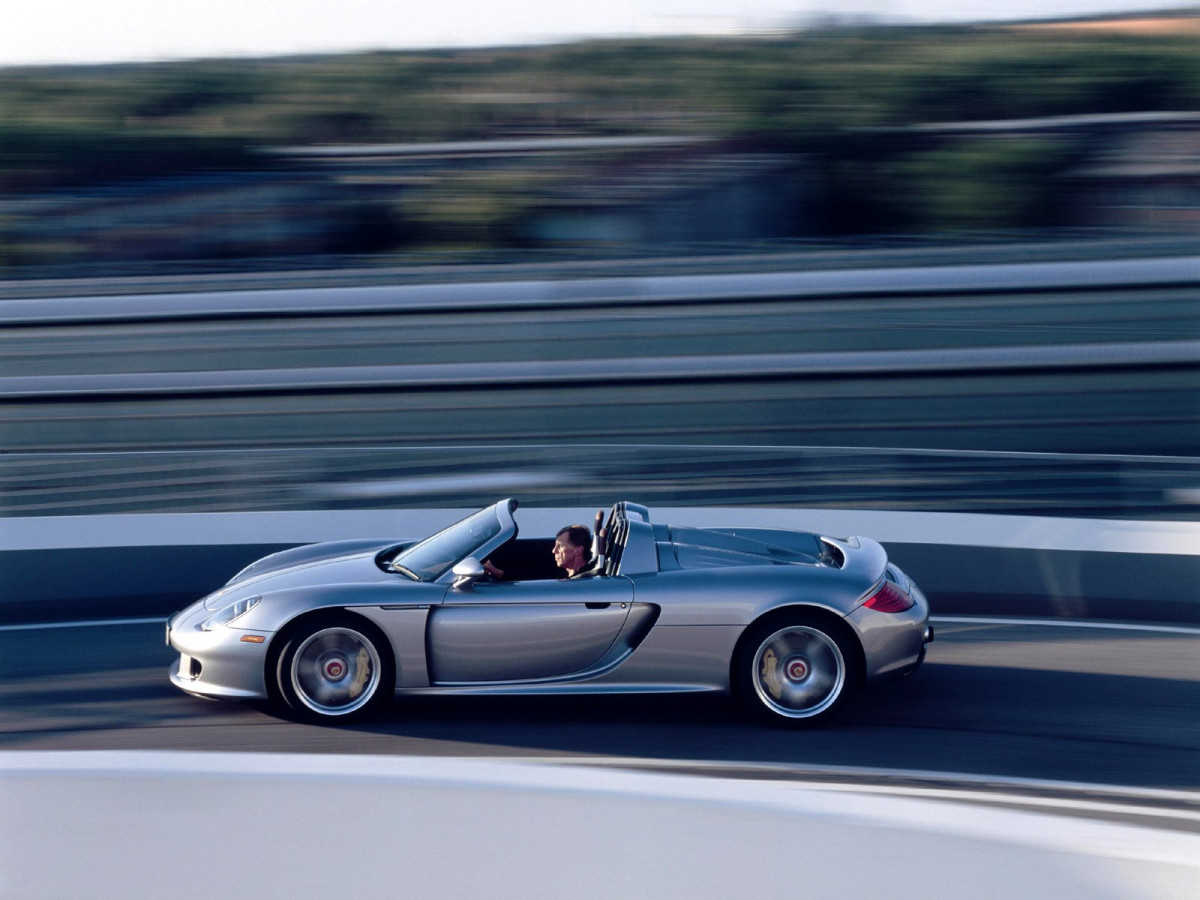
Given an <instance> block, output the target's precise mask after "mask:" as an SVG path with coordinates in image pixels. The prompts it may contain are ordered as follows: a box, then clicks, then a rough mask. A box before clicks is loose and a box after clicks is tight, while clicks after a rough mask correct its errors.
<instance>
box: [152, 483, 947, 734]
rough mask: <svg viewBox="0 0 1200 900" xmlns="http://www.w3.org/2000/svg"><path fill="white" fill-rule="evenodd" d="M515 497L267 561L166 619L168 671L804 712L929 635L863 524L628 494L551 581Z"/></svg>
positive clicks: (311, 699) (876, 677) (395, 690)
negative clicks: (752, 515) (689, 507)
mask: <svg viewBox="0 0 1200 900" xmlns="http://www.w3.org/2000/svg"><path fill="white" fill-rule="evenodd" d="M516 509H517V502H516V501H515V500H503V501H501V502H499V503H497V504H495V505H494V506H489V507H485V508H484V509H482V510H480V511H479V512H477V513H474V514H473V515H471V516H468V517H467V518H465V519H463V520H462V521H461V522H458V523H456V524H454V525H451V526H450V527H449V528H445V529H443V530H442V531H439V532H438V533H437V534H434V535H433V536H431V537H428V538H426V539H425V540H422V541H419V542H417V543H402V544H397V543H392V544H389V545H383V546H381V545H380V544H379V543H378V542H364V541H339V542H335V543H327V544H313V545H310V546H305V547H297V548H295V549H292V550H285V551H283V552H281V553H276V554H274V555H273V556H268V557H266V558H264V559H261V560H259V561H258V562H256V563H254V564H252V565H250V566H249V567H247V568H246V569H244V570H242V571H241V572H239V573H238V574H237V575H235V576H234V577H233V579H232V580H230V581H229V583H228V584H226V585H225V586H224V587H223V588H221V589H220V590H218V591H216V592H215V593H213V594H210V595H209V596H207V597H205V598H204V599H202V600H200V601H198V602H197V603H195V604H193V605H192V606H189V607H188V608H186V609H184V610H181V611H180V612H178V613H176V614H175V615H174V616H172V617H171V619H170V620H169V621H168V622H167V643H168V644H170V646H172V647H174V648H175V649H176V650H178V651H179V653H180V657H179V659H178V660H177V661H176V662H175V663H173V664H172V666H171V681H172V682H173V683H174V684H176V685H177V686H178V687H180V688H182V689H183V690H185V691H187V692H189V693H192V694H196V695H199V696H205V697H215V698H223V699H238V700H268V701H270V702H271V703H272V704H274V705H275V707H276V708H277V709H279V710H281V711H282V712H284V713H286V714H289V715H291V716H293V717H296V718H301V719H308V720H332V721H344V720H346V719H348V718H352V717H357V716H360V715H363V714H365V713H368V712H370V711H373V710H375V709H377V708H379V707H380V706H382V705H384V704H386V703H387V702H389V701H391V700H392V698H393V697H394V696H397V695H412V694H431V693H433V694H467V693H473V694H481V693H489V694H529V693H557V694H564V693H565V694H579V693H646V692H670V691H732V692H733V693H734V695H735V696H736V697H738V698H739V699H740V700H741V701H742V702H743V703H744V704H745V706H746V707H747V708H748V709H749V710H750V711H752V712H754V713H756V714H759V715H761V716H763V717H764V718H766V719H767V720H769V721H774V722H777V723H780V724H791V725H804V724H812V723H815V722H818V721H822V720H824V719H826V718H827V717H828V716H830V715H831V714H832V713H834V712H835V711H836V710H837V709H838V708H839V707H840V706H841V705H842V703H843V701H845V700H846V699H847V698H848V697H849V696H850V695H851V694H852V693H853V692H854V690H855V689H856V688H858V687H860V686H862V685H866V684H870V683H873V682H878V681H881V680H886V679H889V678H894V677H899V676H902V675H907V674H909V673H911V672H913V671H915V670H916V669H917V667H918V666H920V664H921V662H922V661H923V660H924V658H925V649H926V645H927V644H928V643H929V642H930V641H931V640H933V630H932V628H930V627H929V624H928V618H929V604H928V603H927V601H926V599H925V597H924V596H923V595H922V593H921V591H920V590H919V589H918V588H917V586H916V585H915V584H913V582H912V581H910V580H909V578H908V577H907V576H906V575H905V574H904V573H903V572H901V571H900V570H899V569H898V568H897V567H896V566H894V565H892V564H890V563H889V562H888V559H887V554H886V553H885V551H884V549H883V547H881V546H880V545H879V544H877V543H876V542H875V541H872V540H870V539H868V538H862V537H852V538H844V539H839V538H832V537H825V536H821V535H816V534H810V533H806V532H801V531H783V530H767V529H753V528H750V529H743V528H738V529H725V528H677V527H672V526H670V525H662V524H658V523H655V522H651V520H650V514H649V511H648V510H647V509H646V508H645V507H644V506H639V505H637V504H635V503H628V502H621V503H617V504H616V505H615V506H614V507H613V508H612V511H611V512H610V513H609V515H608V520H607V522H606V523H605V525H604V528H603V529H602V531H601V533H602V534H603V535H604V536H605V540H604V541H601V542H599V546H596V547H594V548H593V549H594V552H595V557H594V559H593V562H592V567H591V569H590V570H589V571H587V572H585V573H582V577H580V576H576V577H574V578H571V579H563V578H561V576H562V574H563V573H562V572H561V570H558V569H556V568H555V567H554V564H553V559H552V555H551V547H552V545H553V538H552V537H547V538H532V539H531V538H526V537H518V536H517V522H516V519H515V513H516ZM484 561H488V562H489V563H490V564H491V565H492V566H495V567H497V568H499V569H501V570H503V578H502V579H500V580H495V579H494V578H493V577H492V576H491V575H489V574H488V573H487V571H486V570H485V568H484V566H483V562H484Z"/></svg>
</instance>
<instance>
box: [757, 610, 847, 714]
mask: <svg viewBox="0 0 1200 900" xmlns="http://www.w3.org/2000/svg"><path fill="white" fill-rule="evenodd" d="M857 660H858V653H857V645H856V643H855V640H854V637H853V635H852V634H848V633H847V629H846V628H845V626H842V625H841V624H840V623H838V622H835V621H832V620H826V619H825V618H824V617H821V616H817V615H805V614H803V613H795V614H791V615H788V616H782V617H776V618H773V619H769V620H767V621H764V622H761V623H759V624H758V625H756V626H754V627H753V628H752V629H751V630H750V631H749V632H748V633H747V635H746V638H745V640H744V641H743V642H742V644H741V646H740V648H739V651H738V656H737V659H736V660H735V662H734V671H733V685H734V691H735V693H736V694H737V695H738V697H739V699H740V700H741V702H742V703H743V705H744V706H745V707H746V708H747V709H748V710H749V711H750V712H751V713H753V714H755V715H757V716H759V717H761V718H764V719H766V720H768V721H771V722H774V723H776V724H781V725H791V726H805V725H815V724H817V723H819V722H823V721H825V720H826V719H828V718H829V717H830V716H832V715H833V714H834V713H836V712H837V710H838V709H840V708H841V706H842V704H843V703H844V702H845V701H846V699H847V697H848V696H849V695H850V694H851V693H853V691H854V690H855V688H856V687H857V684H858V677H857V672H858V666H857Z"/></svg>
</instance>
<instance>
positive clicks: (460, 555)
mask: <svg viewBox="0 0 1200 900" xmlns="http://www.w3.org/2000/svg"><path fill="white" fill-rule="evenodd" d="M502 527H503V525H502V524H501V522H500V520H499V519H498V518H497V517H496V510H495V508H494V507H490V506H489V507H488V508H487V509H481V510H480V511H479V512H477V513H475V514H474V515H472V516H468V517H467V518H465V519H463V520H462V521H461V522H456V523H455V524H453V525H451V526H450V527H449V528H444V529H442V530H441V531H439V532H438V533H437V534H435V535H433V536H432V537H427V538H425V540H423V541H421V542H420V543H419V544H414V545H413V546H411V547H409V548H408V549H407V550H404V551H402V552H401V553H400V554H399V555H398V556H396V558H395V559H393V560H392V567H393V569H397V570H401V571H404V570H407V572H409V573H411V574H412V576H413V577H415V578H419V579H420V580H421V581H434V580H436V579H437V578H438V577H439V576H440V575H441V574H442V573H443V572H445V571H446V570H448V569H449V568H451V567H452V566H453V565H455V564H456V563H458V562H459V561H460V560H462V559H465V558H466V557H467V556H469V555H470V554H471V553H472V552H474V551H475V550H477V549H478V548H479V547H480V546H482V545H483V544H485V543H487V542H488V541H490V540H491V539H492V538H494V537H495V536H496V535H498V534H499V533H500V530H501V528H502Z"/></svg>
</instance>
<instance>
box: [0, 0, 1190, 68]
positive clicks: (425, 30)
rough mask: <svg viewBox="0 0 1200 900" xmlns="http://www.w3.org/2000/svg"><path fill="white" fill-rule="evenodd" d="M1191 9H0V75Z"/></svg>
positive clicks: (683, 3) (361, 2)
mask: <svg viewBox="0 0 1200 900" xmlns="http://www.w3.org/2000/svg"><path fill="white" fill-rule="evenodd" d="M1192 5H1193V3H1192V2H1189V0H1178V2H1175V3H1172V2H1171V0H1157V2H1156V0H1005V2H1003V3H1000V2H997V0H507V2H506V0H5V7H6V8H5V12H4V15H3V16H0V66H6V65H29V64H42V63H95V62H129V61H151V60H161V59H187V58H195V57H210V56H274V55H280V54H288V53H327V52H345V51H356V50H384V49H411V48H429V47H470V46H494V45H505V44H527V43H547V42H555V41H562V40H575V39H579V38H584V37H603V36H648V35H656V34H657V35H661V34H685V33H700V34H715V33H739V32H741V33H746V32H754V31H764V30H771V29H779V28H784V27H788V26H795V25H797V24H804V23H806V22H811V21H812V20H813V19H814V18H815V17H828V16H830V15H832V14H836V15H839V16H843V17H845V16H870V17H873V18H875V19H882V20H886V21H900V22H936V21H942V22H955V21H980V20H997V19H1036V18H1051V17H1054V18H1057V17H1071V16H1080V15H1087V14H1093V13H1114V12H1135V11H1138V10H1156V9H1163V8H1171V7H1179V6H1184V7H1187V6H1192Z"/></svg>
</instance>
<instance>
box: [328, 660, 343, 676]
mask: <svg viewBox="0 0 1200 900" xmlns="http://www.w3.org/2000/svg"><path fill="white" fill-rule="evenodd" d="M345 674H346V664H345V663H344V662H343V661H342V660H340V659H331V660H329V662H327V663H325V677H326V678H328V679H330V680H331V681H337V680H338V679H339V678H341V677H342V676H343V675H345Z"/></svg>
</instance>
